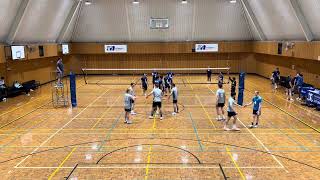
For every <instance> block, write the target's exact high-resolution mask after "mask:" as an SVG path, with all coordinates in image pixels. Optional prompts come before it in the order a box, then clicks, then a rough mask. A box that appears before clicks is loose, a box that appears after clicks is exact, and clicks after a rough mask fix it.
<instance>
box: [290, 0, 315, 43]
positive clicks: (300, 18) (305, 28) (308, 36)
mask: <svg viewBox="0 0 320 180" xmlns="http://www.w3.org/2000/svg"><path fill="white" fill-rule="evenodd" d="M290 4H291V7H292V8H293V11H294V13H295V15H296V18H297V20H298V22H299V24H300V27H301V29H302V31H303V34H304V36H305V38H306V40H307V41H309V42H310V41H312V40H313V39H314V37H313V34H312V31H311V30H310V27H309V25H308V23H307V21H306V19H305V17H304V15H303V13H302V11H301V8H300V6H299V4H298V2H297V0H290Z"/></svg>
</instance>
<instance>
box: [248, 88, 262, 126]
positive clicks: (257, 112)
mask: <svg viewBox="0 0 320 180" xmlns="http://www.w3.org/2000/svg"><path fill="white" fill-rule="evenodd" d="M254 94H255V96H254V97H253V98H252V101H251V102H250V103H248V104H246V105H244V107H247V106H250V105H251V104H253V121H252V123H251V125H250V126H249V127H250V128H257V127H258V124H259V118H260V116H261V105H262V97H261V96H259V91H255V93H254Z"/></svg>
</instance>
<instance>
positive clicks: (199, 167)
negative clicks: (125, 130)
mask: <svg viewBox="0 0 320 180" xmlns="http://www.w3.org/2000/svg"><path fill="white" fill-rule="evenodd" d="M185 165H187V164H181V166H150V167H149V169H219V168H220V167H219V166H197V167H195V166H189V167H188V166H185ZM56 168H58V166H51V167H50V166H30V167H24V166H23V167H21V166H19V167H15V169H56ZM126 168H129V169H145V167H143V166H141V167H134V166H97V167H93V166H78V167H77V168H76V169H126ZM223 168H224V169H236V167H234V166H231V167H223ZM239 168H241V169H283V168H282V167H278V166H244V167H241V166H239ZM60 169H74V167H72V166H64V167H61V168H60Z"/></svg>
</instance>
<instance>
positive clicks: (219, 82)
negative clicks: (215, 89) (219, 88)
mask: <svg viewBox="0 0 320 180" xmlns="http://www.w3.org/2000/svg"><path fill="white" fill-rule="evenodd" d="M218 84H223V74H222V72H220V73H219V75H218Z"/></svg>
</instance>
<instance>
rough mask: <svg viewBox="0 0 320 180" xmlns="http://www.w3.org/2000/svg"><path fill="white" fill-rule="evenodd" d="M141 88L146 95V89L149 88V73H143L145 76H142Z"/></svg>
mask: <svg viewBox="0 0 320 180" xmlns="http://www.w3.org/2000/svg"><path fill="white" fill-rule="evenodd" d="M141 88H142V90H143V95H144V96H146V91H147V90H148V77H147V74H143V76H142V77H141Z"/></svg>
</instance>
